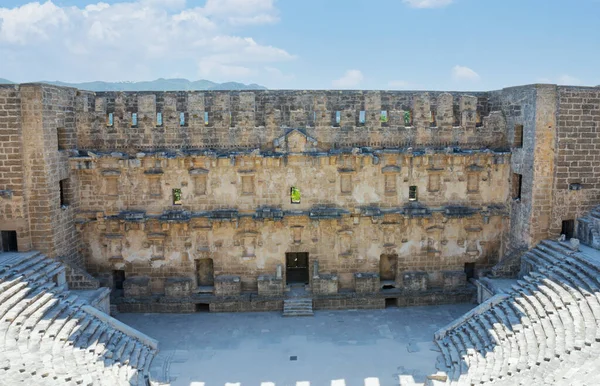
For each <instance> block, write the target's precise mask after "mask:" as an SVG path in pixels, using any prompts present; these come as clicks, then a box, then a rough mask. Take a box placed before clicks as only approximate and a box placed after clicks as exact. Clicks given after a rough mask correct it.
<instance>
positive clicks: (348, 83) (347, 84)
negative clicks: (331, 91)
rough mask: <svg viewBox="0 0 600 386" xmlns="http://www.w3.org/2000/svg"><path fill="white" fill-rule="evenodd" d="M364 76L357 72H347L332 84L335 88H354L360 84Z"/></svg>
mask: <svg viewBox="0 0 600 386" xmlns="http://www.w3.org/2000/svg"><path fill="white" fill-rule="evenodd" d="M363 78H364V76H363V74H362V72H360V71H359V70H348V71H346V72H345V73H344V75H343V76H342V77H341V78H339V79H336V80H334V81H333V82H332V84H333V87H336V88H351V87H356V86H358V85H359V84H360V82H362V80H363Z"/></svg>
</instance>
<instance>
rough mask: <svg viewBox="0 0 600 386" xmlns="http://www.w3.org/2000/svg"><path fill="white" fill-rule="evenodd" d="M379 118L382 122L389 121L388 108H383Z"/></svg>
mask: <svg viewBox="0 0 600 386" xmlns="http://www.w3.org/2000/svg"><path fill="white" fill-rule="evenodd" d="M379 120H380V121H381V123H387V121H388V112H387V110H381V115H380V116H379Z"/></svg>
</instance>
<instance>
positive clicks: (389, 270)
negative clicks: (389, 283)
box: [379, 255, 398, 280]
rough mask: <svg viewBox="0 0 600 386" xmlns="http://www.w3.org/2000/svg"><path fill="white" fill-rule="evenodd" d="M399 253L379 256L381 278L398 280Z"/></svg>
mask: <svg viewBox="0 0 600 386" xmlns="http://www.w3.org/2000/svg"><path fill="white" fill-rule="evenodd" d="M397 268H398V255H381V256H380V257H379V276H380V278H381V280H396V270H397Z"/></svg>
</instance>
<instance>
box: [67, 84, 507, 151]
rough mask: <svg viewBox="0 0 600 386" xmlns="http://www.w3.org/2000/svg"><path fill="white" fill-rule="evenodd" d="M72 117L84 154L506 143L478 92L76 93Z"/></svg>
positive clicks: (500, 122) (499, 118) (498, 120)
mask: <svg viewBox="0 0 600 386" xmlns="http://www.w3.org/2000/svg"><path fill="white" fill-rule="evenodd" d="M77 113H78V118H79V119H78V123H77V137H78V138H77V140H78V148H80V149H96V150H117V149H137V150H153V149H165V148H168V149H182V148H186V147H190V148H247V147H260V148H262V149H265V148H270V147H271V146H272V145H271V144H272V141H273V140H275V139H276V138H278V137H280V136H281V135H283V134H285V131H284V130H285V129H284V128H286V127H292V128H305V129H306V130H307V131H308V133H309V135H311V136H312V137H314V138H315V139H316V140H317V141H318V142H319V143H320V144H323V145H324V146H328V147H335V146H339V145H341V146H388V147H394V146H395V147H397V146H399V145H400V144H402V143H406V144H411V145H415V144H421V145H425V144H444V143H448V144H462V145H464V146H467V147H473V148H478V147H480V146H481V145H486V146H490V147H503V146H505V144H506V131H505V126H504V121H503V116H502V114H500V113H499V112H496V111H492V110H490V104H489V102H488V93H481V92H479V93H477V92H476V93H443V92H436V91H430V92H412V91H304V90H302V91H285V90H281V91H239V92H238V91H206V92H102V93H90V92H81V93H80V94H79V97H78V99H77ZM134 114H135V117H136V119H135V120H134V119H133V116H134ZM159 114H160V117H159ZM182 117H183V120H182V119H181V118H182ZM363 117H364V118H363ZM111 120H112V124H110V122H111ZM161 120H162V122H161Z"/></svg>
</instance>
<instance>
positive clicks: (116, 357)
mask: <svg viewBox="0 0 600 386" xmlns="http://www.w3.org/2000/svg"><path fill="white" fill-rule="evenodd" d="M64 269H65V268H64V266H63V265H62V264H61V263H59V262H56V261H54V260H53V259H50V258H47V257H46V256H44V255H42V254H40V253H36V252H33V253H10V254H0V380H1V381H0V383H3V382H4V383H3V384H10V385H18V384H34V385H146V384H148V376H149V367H150V363H151V361H152V359H153V357H154V355H155V354H156V348H155V347H150V346H149V345H148V344H146V343H144V342H143V341H142V340H140V339H138V338H137V337H135V336H132V335H130V334H128V333H126V332H124V331H121V330H119V329H117V328H115V327H114V324H113V323H111V320H113V319H111V318H110V317H109V316H106V318H99V317H98V316H97V314H96V313H91V312H90V311H89V308H87V307H89V305H88V304H87V302H86V301H85V300H82V299H80V298H79V297H78V296H77V295H74V294H73V293H71V292H69V291H68V289H67V288H66V285H60V281H59V280H56V278H57V277H58V276H60V274H61V273H62V272H64Z"/></svg>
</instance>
